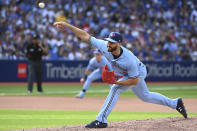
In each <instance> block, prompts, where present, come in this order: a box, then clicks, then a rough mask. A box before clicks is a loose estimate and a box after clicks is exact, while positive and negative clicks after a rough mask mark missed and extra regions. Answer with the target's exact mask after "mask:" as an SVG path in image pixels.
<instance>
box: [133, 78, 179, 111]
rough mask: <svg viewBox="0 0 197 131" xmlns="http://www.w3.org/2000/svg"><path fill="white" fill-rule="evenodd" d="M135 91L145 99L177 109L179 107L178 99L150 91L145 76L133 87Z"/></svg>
mask: <svg viewBox="0 0 197 131" xmlns="http://www.w3.org/2000/svg"><path fill="white" fill-rule="evenodd" d="M132 90H133V92H134V93H135V94H136V95H137V96H138V97H139V98H140V99H141V100H143V101H145V102H149V103H154V104H160V105H164V106H168V107H170V108H173V109H175V108H176V107H177V101H178V98H177V99H170V98H168V97H166V96H164V95H161V94H159V93H155V92H149V90H148V88H147V85H146V83H145V81H144V79H143V78H139V82H138V84H137V86H136V87H133V88H132Z"/></svg>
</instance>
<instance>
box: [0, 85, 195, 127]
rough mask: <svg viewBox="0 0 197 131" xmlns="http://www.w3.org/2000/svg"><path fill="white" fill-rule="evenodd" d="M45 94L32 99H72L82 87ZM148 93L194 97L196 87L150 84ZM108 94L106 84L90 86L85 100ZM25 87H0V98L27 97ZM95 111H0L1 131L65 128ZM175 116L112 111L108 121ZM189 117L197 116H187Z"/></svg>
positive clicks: (92, 116)
mask: <svg viewBox="0 0 197 131" xmlns="http://www.w3.org/2000/svg"><path fill="white" fill-rule="evenodd" d="M43 87H44V92H45V93H44V94H38V93H37V92H36V88H35V89H34V90H35V91H34V93H32V94H31V96H40V95H42V96H71V97H73V96H75V95H76V94H77V93H78V92H79V91H80V90H81V85H79V84H76V85H70V84H61V85H58V84H57V85H54V84H44V85H43ZM149 90H150V91H154V92H159V93H162V94H164V95H166V96H168V97H171V98H175V97H179V96H180V97H183V98H197V85H196V84H161V85H158V84H156V85H155V84H153V85H149ZM108 91H109V87H108V85H104V84H103V85H101V84H93V85H91V87H90V89H89V90H88V92H87V95H86V97H106V96H107V94H108ZM26 95H28V94H27V89H26V85H23V84H22V85H14V86H13V85H0V96H26ZM121 97H135V95H134V94H133V93H132V92H131V91H130V90H129V91H126V92H124V93H122V94H121ZM97 113H98V112H97V111H52V110H50V111H49V110H14V109H0V130H10V129H30V128H42V127H55V126H64V125H79V124H87V123H89V122H91V121H92V120H94V119H95V117H96V115H97ZM173 116H174V117H175V116H179V117H180V115H179V114H178V113H158V112H150V113H147V112H117V111H113V112H112V113H111V114H110V116H109V118H108V121H109V122H115V121H126V120H136V119H147V118H161V117H173ZM189 116H197V113H190V114H189Z"/></svg>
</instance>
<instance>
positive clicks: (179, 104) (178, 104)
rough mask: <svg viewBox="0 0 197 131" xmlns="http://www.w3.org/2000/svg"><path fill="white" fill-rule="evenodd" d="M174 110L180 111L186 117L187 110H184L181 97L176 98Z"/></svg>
mask: <svg viewBox="0 0 197 131" xmlns="http://www.w3.org/2000/svg"><path fill="white" fill-rule="evenodd" d="M176 110H177V111H178V112H179V113H181V114H182V115H183V116H184V118H185V119H186V118H187V112H186V109H185V106H184V103H183V100H182V98H179V99H178V103H177V107H176Z"/></svg>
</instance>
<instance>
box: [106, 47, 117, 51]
mask: <svg viewBox="0 0 197 131" xmlns="http://www.w3.org/2000/svg"><path fill="white" fill-rule="evenodd" d="M116 49H117V47H113V48H112V47H108V48H107V50H108V52H113V51H115V50H116Z"/></svg>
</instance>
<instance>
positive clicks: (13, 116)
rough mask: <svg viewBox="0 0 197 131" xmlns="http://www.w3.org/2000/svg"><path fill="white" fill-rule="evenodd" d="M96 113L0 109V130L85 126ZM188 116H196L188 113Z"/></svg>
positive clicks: (139, 115)
mask: <svg viewBox="0 0 197 131" xmlns="http://www.w3.org/2000/svg"><path fill="white" fill-rule="evenodd" d="M97 113H98V112H96V111H61V110H60V111H49V110H10V109H0V130H12V129H30V128H46V127H56V126H66V125H79V124H84V125H85V124H87V123H89V122H91V121H92V120H94V119H95V117H96V115H97ZM176 116H179V117H180V114H178V113H158V112H157V113H156V112H149V113H147V112H146V113H145V112H125V111H124V112H117V111H114V112H112V113H111V114H110V116H109V118H108V122H115V121H127V120H137V119H150V118H164V117H176ZM189 116H197V113H190V114H189Z"/></svg>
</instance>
